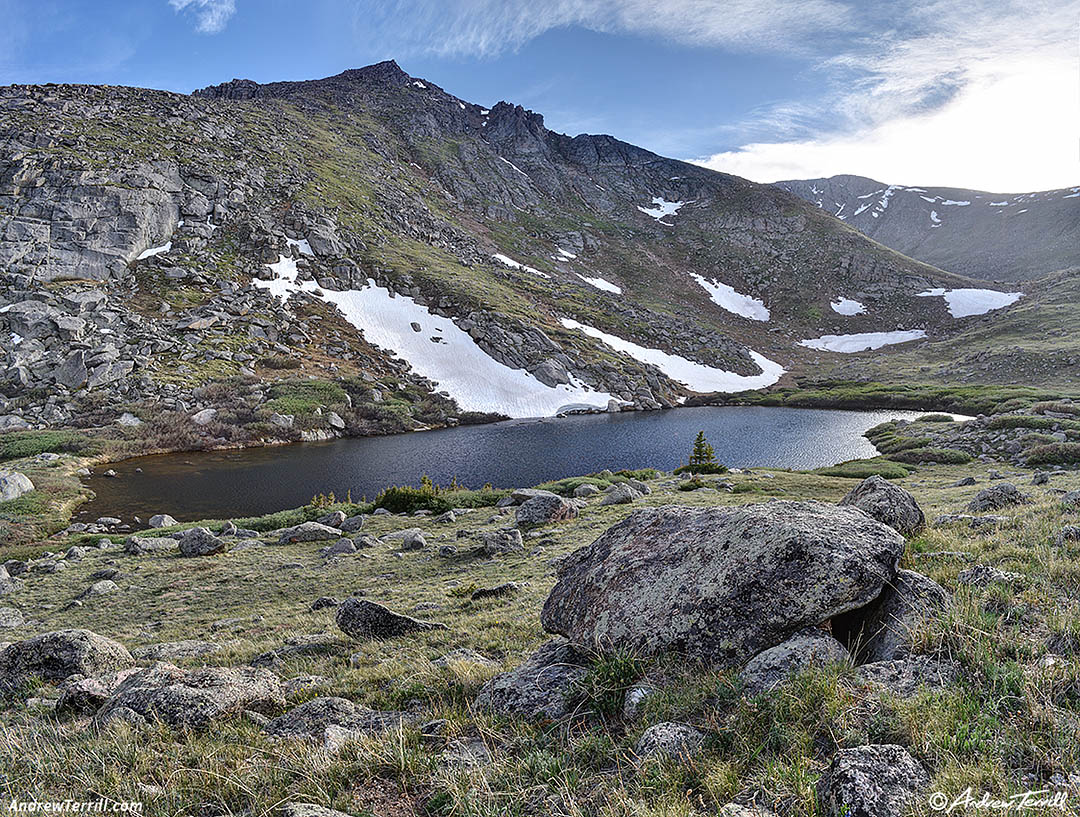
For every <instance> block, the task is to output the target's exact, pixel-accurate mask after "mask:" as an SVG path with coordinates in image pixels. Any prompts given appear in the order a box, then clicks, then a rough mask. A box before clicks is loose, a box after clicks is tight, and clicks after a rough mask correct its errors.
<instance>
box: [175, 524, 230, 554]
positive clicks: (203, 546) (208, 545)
mask: <svg viewBox="0 0 1080 817" xmlns="http://www.w3.org/2000/svg"><path fill="white" fill-rule="evenodd" d="M177 547H178V548H179V550H180V555H181V556H213V555H214V554H215V553H224V552H225V542H224V541H223V540H221V539H218V538H217V537H216V536H214V534H212V533H211V532H210V531H209V530H207V529H206V528H191V529H189V530H186V531H184V534H183V535H182V536H181V537H180V540H179V542H178V545H177Z"/></svg>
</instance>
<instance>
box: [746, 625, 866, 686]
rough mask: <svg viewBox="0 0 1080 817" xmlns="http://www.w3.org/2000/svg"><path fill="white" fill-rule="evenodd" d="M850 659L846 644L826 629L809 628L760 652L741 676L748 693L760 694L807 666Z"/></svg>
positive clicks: (823, 665) (840, 662)
mask: <svg viewBox="0 0 1080 817" xmlns="http://www.w3.org/2000/svg"><path fill="white" fill-rule="evenodd" d="M850 659H851V655H850V654H849V653H848V651H847V649H846V648H845V647H844V645H843V644H841V643H840V642H839V641H837V640H836V639H835V638H833V637H832V636H831V635H829V634H828V633H827V632H825V631H824V630H819V629H818V628H816V627H807V628H806V629H804V630H800V631H799V632H797V633H796V634H795V635H793V636H792V637H791V638H789V639H788V640H787V641H785V642H783V643H782V644H777V645H776V646H775V647H770V648H769V649H767V650H765V651H764V652H759V653H758V654H757V655H755V656H754V657H753V658H751V659H750V661H749V662H748V663H747V665H746V666H745V667H744V668H743V671H742V674H741V675H740V677H741V678H742V681H743V684H744V685H745V687H746V691H747V693H748V694H750V695H760V694H761V693H763V692H770V691H771V690H773V689H775V688H776V687H778V686H780V685H781V684H782V683H784V681H787V680H788V679H789V678H791V677H793V676H795V675H797V674H798V673H800V672H802V671H804V670H806V669H809V668H811V667H826V666H828V665H830V664H842V663H845V662H847V661H849V660H850Z"/></svg>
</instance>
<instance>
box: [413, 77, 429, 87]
mask: <svg viewBox="0 0 1080 817" xmlns="http://www.w3.org/2000/svg"><path fill="white" fill-rule="evenodd" d="M413 85H415V86H416V87H417V88H421V89H423V88H427V86H426V85H425V84H424V83H422V82H421V81H420V80H418V79H417V80H414V81H413Z"/></svg>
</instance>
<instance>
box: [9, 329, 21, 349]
mask: <svg viewBox="0 0 1080 817" xmlns="http://www.w3.org/2000/svg"><path fill="white" fill-rule="evenodd" d="M22 342H23V337H22V335H19V334H16V333H15V332H12V333H11V345H12V346H18V345H19V344H20V343H22Z"/></svg>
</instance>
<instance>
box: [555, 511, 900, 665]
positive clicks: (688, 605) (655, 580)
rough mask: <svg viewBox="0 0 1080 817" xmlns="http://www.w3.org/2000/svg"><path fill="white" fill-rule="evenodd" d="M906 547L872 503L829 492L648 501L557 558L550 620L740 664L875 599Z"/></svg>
mask: <svg viewBox="0 0 1080 817" xmlns="http://www.w3.org/2000/svg"><path fill="white" fill-rule="evenodd" d="M903 549H904V538H903V537H902V536H901V535H900V534H898V533H897V532H896V531H895V530H893V529H892V528H890V527H888V526H886V525H883V524H882V523H880V522H877V521H875V520H873V519H870V518H869V517H868V516H867V515H866V514H864V513H863V512H862V511H859V510H857V509H855V508H848V507H845V508H841V507H835V506H832V505H826V504H823V503H819V502H768V503H762V504H758V505H750V506H747V507H743V508H707V509H697V508H683V507H673V506H669V507H663V508H653V509H648V510H640V511H636V512H634V513H632V514H630V516H628V517H627V518H626V519H625V520H623V521H622V522H620V523H619V524H617V525H615V526H613V527H611V528H609V529H608V530H607V531H606V532H605V533H604V534H602V535H601V536H600V538H599V539H597V540H596V541H595V542H593V544H591V545H589V546H587V547H584V548H581V549H580V550H578V551H575V552H574V553H572V554H570V555H569V556H568V557H566V558H565V559H563V560H562V561H561V562H560V563H559V564H558V566H557V570H558V582H557V583H556V585H555V587H554V588H553V589H552V591H551V594H550V595H549V596H548V598H547V601H546V602H545V603H544V608H543V611H542V612H541V623H542V624H543V626H544V629H546V630H547V631H548V632H552V633H559V634H561V635H564V636H566V637H567V638H568V639H569V640H570V641H571V642H572V643H574V644H577V645H580V646H582V647H585V648H587V649H596V650H600V651H609V650H613V649H620V648H621V649H631V650H634V651H636V652H638V653H639V654H642V655H657V654H660V653H663V652H668V651H678V652H683V653H686V654H689V655H692V656H695V657H699V658H703V659H706V660H709V661H712V662H715V663H718V664H722V665H734V664H738V663H742V662H743V661H746V660H747V659H749V658H750V657H752V656H754V655H757V654H758V653H759V652H761V651H762V650H765V649H768V648H769V647H772V646H774V645H776V644H779V643H780V642H782V641H784V640H785V639H786V638H788V637H789V636H790V635H791V634H793V633H794V632H796V631H797V630H800V629H802V628H803V627H807V626H813V625H816V624H820V623H822V622H824V621H826V620H827V619H830V618H832V617H833V616H837V615H839V614H841V613H846V612H848V611H851V610H857V609H859V608H862V607H865V606H866V605H867V604H869V603H870V602H871V601H873V600H874V599H876V598H877V597H878V595H879V594H880V593H881V590H882V588H883V587H884V586H885V585H886V584H887V583H888V582H890V581H892V580H893V578H894V577H895V575H896V564H897V561H898V559H899V558H900V555H901V553H902V552H903Z"/></svg>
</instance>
